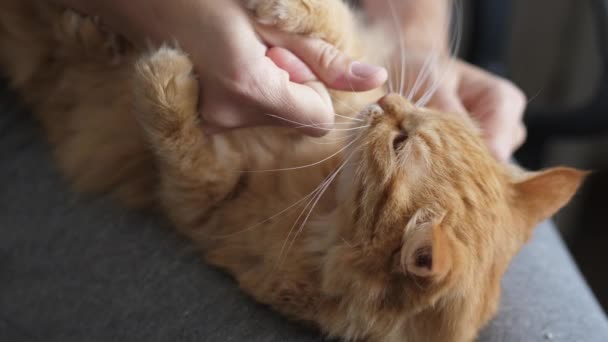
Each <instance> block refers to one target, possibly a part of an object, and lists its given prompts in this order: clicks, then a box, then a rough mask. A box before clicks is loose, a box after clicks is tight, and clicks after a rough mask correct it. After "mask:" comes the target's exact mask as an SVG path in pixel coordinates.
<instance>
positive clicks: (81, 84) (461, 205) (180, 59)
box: [0, 0, 585, 342]
mask: <svg viewBox="0 0 608 342" xmlns="http://www.w3.org/2000/svg"><path fill="white" fill-rule="evenodd" d="M244 5H245V6H247V7H248V8H249V9H250V10H251V11H252V15H254V16H255V17H256V18H257V19H258V20H260V21H261V22H264V23H267V24H272V25H276V26H278V27H279V28H281V29H283V30H286V31H289V32H293V33H298V34H306V35H312V36H317V37H321V38H323V39H326V40H328V41H329V42H331V43H334V44H336V45H338V46H339V47H341V48H342V49H343V50H345V51H346V52H347V53H349V54H350V55H352V56H354V57H360V56H362V55H371V56H374V54H376V55H377V51H379V49H375V48H374V46H373V44H372V43H371V42H373V41H374V40H373V39H372V40H367V41H364V40H363V39H362V38H361V37H363V36H364V35H371V33H370V32H371V31H363V30H364V29H362V26H361V25H359V24H358V23H357V21H356V20H355V19H354V16H353V14H352V12H351V11H350V10H349V9H348V8H347V7H346V6H345V5H344V4H343V3H342V2H340V1H338V0H293V1H285V0H249V1H244ZM357 30H359V33H357V32H356V31H357ZM379 41H382V39H380V40H379ZM0 66H1V67H2V69H3V71H4V72H5V73H6V75H7V76H8V77H9V78H10V81H11V84H12V86H13V87H14V88H16V89H18V90H19V91H20V93H21V95H22V96H23V99H24V101H25V103H26V104H27V105H28V106H29V107H30V108H31V109H32V110H33V112H34V113H35V115H36V116H37V117H38V118H39V120H40V122H41V123H42V125H43V128H44V130H45V132H46V134H47V136H48V140H49V142H50V144H51V145H52V147H53V153H54V156H55V158H56V160H57V164H58V166H59V167H60V168H61V170H62V171H63V173H64V174H65V176H66V177H67V179H69V180H70V181H71V182H72V183H73V185H74V187H75V188H76V189H77V190H79V191H86V192H97V193H100V192H103V193H109V194H110V195H112V196H115V197H116V198H117V199H119V200H120V201H122V202H123V203H125V204H127V205H130V206H133V207H153V208H158V209H160V210H163V212H164V213H165V214H166V215H168V216H169V217H170V218H171V219H172V220H173V222H174V224H175V227H176V228H177V229H178V230H179V231H180V232H181V233H182V234H184V235H186V236H188V237H189V238H190V239H192V240H193V241H194V242H195V243H196V245H197V246H199V247H200V248H201V250H202V251H203V253H204V255H205V258H206V260H207V261H208V262H209V263H210V264H212V265H215V266H218V267H221V268H223V269H225V270H227V271H228V272H229V273H231V274H232V275H233V276H234V277H235V278H236V280H237V281H238V282H239V284H240V286H241V287H242V288H243V290H244V291H246V292H247V293H249V294H250V295H251V296H252V297H254V298H255V299H256V300H258V301H260V302H262V303H265V304H267V305H270V306H271V307H273V308H274V309H275V310H277V311H279V312H281V313H282V314H284V315H286V316H288V317H290V318H292V319H296V320H299V321H303V322H308V323H311V324H313V325H315V326H317V327H318V328H320V329H321V330H322V331H323V332H324V333H325V334H327V335H329V336H332V337H340V338H343V339H346V340H368V341H417V342H418V341H470V340H473V339H474V338H475V336H476V334H477V332H478V330H479V329H480V328H481V327H482V326H483V325H484V324H485V323H486V322H487V321H488V320H489V319H490V318H491V317H492V316H493V315H494V313H495V311H496V308H497V305H498V302H499V296H500V280H501V278H502V275H503V273H504V271H505V269H506V268H507V266H508V264H509V262H510V260H511V258H512V257H513V256H514V255H515V254H516V253H517V251H518V250H519V249H520V248H521V246H522V245H523V244H524V243H525V242H526V241H527V240H528V238H529V237H530V234H531V233H532V229H533V227H534V226H535V225H536V224H537V223H538V222H539V221H541V220H543V219H546V218H547V217H549V216H551V215H552V214H553V213H555V212H556V211H557V210H558V209H559V208H560V207H562V206H563V205H565V204H566V203H567V202H568V201H569V199H570V197H571V196H572V195H573V194H574V192H575V191H576V189H577V188H578V186H579V184H580V183H581V181H582V180H583V178H584V176H585V173H583V172H580V171H577V170H574V169H569V168H555V169H550V170H546V171H543V172H537V173H530V172H524V171H522V170H516V169H515V168H513V167H509V166H506V165H503V164H501V163H499V162H497V161H495V160H494V159H493V158H492V157H491V156H490V153H489V152H488V150H487V149H486V147H485V146H484V143H483V142H482V140H481V138H480V135H479V132H478V130H477V128H476V127H475V125H474V123H473V122H471V120H470V119H469V118H468V117H466V116H461V115H454V114H447V113H440V112H436V111H433V110H430V109H424V108H416V107H415V106H414V105H412V104H411V103H410V102H408V101H406V100H405V99H404V98H403V97H401V96H399V95H395V94H391V95H387V96H384V97H382V99H381V100H379V101H378V102H377V103H376V104H372V105H370V106H367V107H365V108H364V107H363V106H362V103H367V104H370V103H374V102H375V101H376V100H377V99H378V98H380V97H381V96H382V95H383V94H382V91H381V90H377V91H374V92H369V93H366V94H350V93H338V92H334V93H333V96H334V98H335V99H336V102H335V107H336V110H337V112H338V113H340V114H342V115H345V116H350V117H354V118H355V119H356V120H354V121H353V125H352V130H350V131H339V130H336V131H335V132H332V133H331V134H330V135H329V138H325V139H321V140H318V139H313V138H308V137H304V136H302V135H301V134H299V133H298V131H297V130H291V129H285V128H249V129H242V130H238V131H233V132H228V133H224V134H220V135H214V136H206V135H204V134H202V131H201V122H200V120H199V118H198V116H197V100H198V99H197V96H198V84H197V81H196V79H195V76H194V75H193V74H192V63H191V62H190V60H189V59H188V58H187V56H186V55H185V54H184V53H182V52H181V51H179V50H178V49H174V48H168V47H163V48H160V49H158V50H155V51H153V52H152V53H148V52H145V51H140V50H138V49H136V48H134V47H133V46H131V45H130V44H128V43H126V42H125V41H124V40H123V39H122V38H120V37H118V36H115V35H113V34H111V33H108V32H105V31H104V30H102V29H100V28H99V26H98V25H96V22H95V21H94V20H92V19H88V18H82V17H80V16H78V15H76V14H74V13H72V12H70V11H65V10H64V9H62V8H58V7H54V6H52V5H49V4H48V3H47V2H46V1H38V0H4V1H2V3H1V4H0ZM358 112H359V113H358ZM344 122H348V121H343V123H344ZM364 125H365V126H366V125H369V127H364ZM358 126H361V128H357V127H358ZM340 127H342V128H343V127H345V126H344V125H342V126H340ZM332 155H335V156H334V157H331V158H329V156H332ZM308 164H310V165H311V166H308V167H302V168H297V167H298V166H301V165H308ZM294 167H296V168H295V169H292V170H284V171H280V172H279V171H276V172H260V171H261V170H269V169H288V168H294ZM320 184H321V186H319V185H320ZM315 190H316V192H315ZM321 190H323V192H324V194H321ZM321 195H322V196H321ZM305 204H310V206H308V207H307V208H305V209H303V207H304V205H305ZM313 204H314V205H313ZM290 205H291V206H290ZM313 207H314V208H313ZM310 208H313V209H310ZM309 210H310V211H309ZM302 213H303V214H302Z"/></svg>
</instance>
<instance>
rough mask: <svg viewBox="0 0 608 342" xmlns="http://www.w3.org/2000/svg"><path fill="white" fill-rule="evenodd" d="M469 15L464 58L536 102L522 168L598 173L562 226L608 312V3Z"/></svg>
mask: <svg viewBox="0 0 608 342" xmlns="http://www.w3.org/2000/svg"><path fill="white" fill-rule="evenodd" d="M464 8H465V21H464V22H465V24H464V28H465V30H464V31H465V38H466V39H465V43H464V45H463V47H462V49H461V54H462V55H463V56H464V57H465V58H467V59H469V60H470V61H472V62H474V63H476V64H479V65H481V66H482V67H484V68H486V69H490V70H492V71H494V72H496V73H499V74H502V75H504V76H506V77H508V78H510V79H511V80H513V81H514V82H515V83H516V84H517V85H519V86H520V87H521V88H522V89H523V90H524V92H525V93H526V95H527V96H528V98H529V99H530V104H529V109H528V112H527V115H526V123H527V125H528V129H529V137H528V142H527V143H526V145H525V146H524V147H523V148H522V149H521V150H520V151H519V152H518V153H517V160H518V162H520V163H521V164H523V165H524V166H526V167H528V168H531V169H538V168H543V167H548V166H556V165H567V166H572V167H577V168H581V169H586V170H593V171H595V173H594V174H593V175H592V176H591V177H590V178H589V180H588V181H587V182H586V184H585V185H584V187H583V189H582V190H581V191H580V192H579V194H578V195H577V196H576V198H575V199H574V201H573V202H572V203H571V204H570V205H569V206H568V207H567V208H565V209H564V210H562V211H561V212H560V213H559V214H558V216H557V217H556V223H557V225H558V227H559V228H560V231H561V233H562V235H563V237H564V239H565V241H566V242H567V244H568V246H569V247H570V249H571V251H572V254H573V256H574V258H575V259H576V261H577V263H578V265H579V267H580V269H581V271H582V272H583V274H584V276H585V277H586V279H587V280H588V282H589V284H590V285H591V287H592V289H593V291H594V292H595V294H596V296H597V297H598V299H599V300H600V302H601V303H602V305H603V307H604V310H605V311H608V272H606V267H605V264H604V263H605V261H606V260H608V223H607V222H608V205H607V204H606V203H607V201H608V199H607V197H608V1H606V0H535V1H529V0H476V1H474V0H471V1H466V2H465V7H464ZM559 266H560V265H555V267H559Z"/></svg>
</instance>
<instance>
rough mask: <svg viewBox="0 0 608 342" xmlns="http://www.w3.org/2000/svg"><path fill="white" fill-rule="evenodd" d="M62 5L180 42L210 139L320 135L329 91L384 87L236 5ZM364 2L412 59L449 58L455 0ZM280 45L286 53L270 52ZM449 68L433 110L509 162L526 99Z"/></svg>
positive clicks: (106, 1) (136, 36) (74, 1)
mask: <svg viewBox="0 0 608 342" xmlns="http://www.w3.org/2000/svg"><path fill="white" fill-rule="evenodd" d="M56 1H58V2H60V3H62V4H64V5H68V6H71V7H73V8H75V9H78V10H80V11H82V12H85V13H87V14H91V15H100V16H101V17H102V18H103V20H104V21H105V22H106V23H107V24H109V25H110V26H112V27H114V28H115V29H118V30H120V31H121V32H122V33H124V34H126V35H127V36H129V37H131V38H132V40H134V41H143V40H142V38H146V39H152V40H156V41H163V40H167V39H176V40H177V41H178V42H179V43H180V45H181V47H182V48H183V49H184V50H185V51H187V52H188V53H189V54H190V56H191V58H192V59H193V60H194V63H195V68H196V69H197V70H196V71H197V73H198V75H199V78H200V83H201V89H202V90H201V91H202V94H201V101H200V110H201V114H202V118H203V119H204V120H205V121H206V125H205V126H206V127H207V130H208V132H209V133H214V132H219V131H222V130H226V129H233V128H240V127H247V126H255V125H267V124H278V125H286V126H306V127H304V128H303V132H304V133H306V134H310V135H323V134H324V133H326V132H327V130H328V128H330V127H331V125H332V123H333V120H334V117H333V108H332V105H331V101H330V98H329V95H328V93H327V90H326V87H329V88H333V89H338V90H357V91H364V90H370V89H373V88H376V87H378V86H380V85H382V84H383V83H384V81H385V80H386V77H387V74H386V71H385V70H384V69H382V68H378V67H375V66H371V65H367V64H361V63H357V62H353V61H352V60H351V59H349V58H348V57H346V56H345V55H344V54H343V53H341V52H340V51H339V50H338V49H336V48H335V47H333V46H331V45H330V44H328V43H326V42H324V41H322V40H319V39H313V38H305V37H299V36H293V35H286V34H283V33H280V32H277V31H273V30H269V29H266V28H261V27H259V26H257V27H256V26H254V24H252V22H251V21H250V19H249V18H248V16H247V14H246V12H245V11H244V10H243V9H242V8H241V7H240V4H239V3H238V2H237V1H235V0H225V1H210V0H200V1H183V0H181V1H173V2H166V1H162V0H133V1H121V0H88V1H87V0H56ZM363 3H364V6H365V8H366V10H367V11H368V12H369V14H370V16H372V17H377V18H382V20H386V19H389V20H390V18H394V17H397V21H398V22H399V24H400V25H401V27H400V29H401V30H402V31H403V32H402V33H403V35H404V37H405V41H406V43H407V44H408V45H407V46H406V50H407V54H408V56H411V55H419V56H421V58H424V59H425V60H426V58H428V56H429V55H430V54H432V53H436V52H437V51H438V50H439V51H441V50H446V51H445V52H447V50H448V45H449V44H448V38H447V34H446V32H447V29H446V27H447V25H448V21H449V20H448V15H446V13H448V10H447V8H448V3H449V1H448V0H446V1H424V0H409V1H401V2H394V4H396V5H397V7H394V6H395V5H394V4H392V3H391V2H390V1H386V0H364V1H363ZM260 36H261V37H263V41H261V40H260V39H258V37H260ZM276 41H280V42H281V43H282V44H281V46H282V47H268V46H269V45H271V44H268V42H276ZM431 43H432V44H431ZM437 47H439V49H438V48H437ZM448 55H449V54H447V53H446V54H445V56H448ZM445 58H450V57H445ZM452 64H453V67H452V68H450V69H449V70H448V72H447V74H445V75H440V74H439V73H431V75H430V78H429V79H428V80H427V82H428V81H430V82H432V81H433V80H440V81H441V82H439V84H438V88H437V90H436V92H435V93H434V94H433V96H432V97H431V98H430V99H429V101H428V105H429V106H430V107H435V108H437V109H441V110H444V111H449V112H459V113H468V114H470V115H472V116H473V117H474V118H476V119H477V121H478V122H479V124H480V126H481V128H482V130H483V135H484V137H485V139H486V142H487V144H488V146H489V147H490V149H491V150H492V152H493V153H494V155H495V157H497V158H498V159H501V160H508V159H509V158H510V157H511V155H512V153H513V152H514V151H515V149H517V148H518V147H519V146H520V145H521V144H522V143H523V141H524V140H525V127H524V125H523V123H522V116H523V111H524V108H525V105H526V101H525V97H524V95H523V93H522V92H521V91H520V90H519V89H518V88H517V87H516V86H514V85H513V84H512V83H510V82H508V81H506V80H504V79H501V78H499V77H497V76H494V75H491V74H489V73H487V72H485V71H482V70H481V69H479V68H476V67H474V66H472V65H470V64H467V63H465V62H463V61H461V60H457V59H454V60H453V63H452ZM423 65H424V62H423V61H422V60H421V59H416V58H408V59H406V68H407V69H408V72H409V73H411V74H417V73H418V72H419V71H421V68H422V67H423ZM431 69H433V66H431ZM435 69H437V70H441V69H440V68H435ZM410 89H411V88H410ZM405 91H408V88H407V87H406V89H405Z"/></svg>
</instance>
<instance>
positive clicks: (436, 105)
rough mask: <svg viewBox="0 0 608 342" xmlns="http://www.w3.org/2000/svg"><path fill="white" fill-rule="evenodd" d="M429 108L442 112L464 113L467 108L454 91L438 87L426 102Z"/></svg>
mask: <svg viewBox="0 0 608 342" xmlns="http://www.w3.org/2000/svg"><path fill="white" fill-rule="evenodd" d="M428 107H429V108H433V109H436V110H439V111H442V112H448V113H458V114H466V113H467V110H466V109H465V107H464V105H463V104H462V102H461V100H460V98H459V97H458V95H457V94H456V93H453V92H448V91H446V90H443V89H438V90H437V92H436V93H435V95H433V97H432V98H431V100H430V101H429V103H428Z"/></svg>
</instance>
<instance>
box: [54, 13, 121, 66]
mask: <svg viewBox="0 0 608 342" xmlns="http://www.w3.org/2000/svg"><path fill="white" fill-rule="evenodd" d="M58 19H59V25H58V28H59V31H58V39H59V40H60V41H62V42H63V43H65V44H67V45H68V46H78V48H77V49H73V50H71V51H74V52H77V53H85V54H87V55H89V56H92V57H100V59H103V60H106V61H110V62H111V63H113V64H116V63H118V62H119V61H120V58H121V57H122V56H123V55H124V54H125V53H126V50H127V49H128V45H129V44H128V43H127V42H126V40H125V39H124V38H122V37H120V36H118V35H116V34H114V33H111V32H109V31H106V30H104V29H103V27H102V24H101V22H100V20H99V18H98V17H89V16H83V15H81V14H79V13H77V12H74V11H72V10H66V11H64V12H63V14H62V16H61V17H60V18H58Z"/></svg>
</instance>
